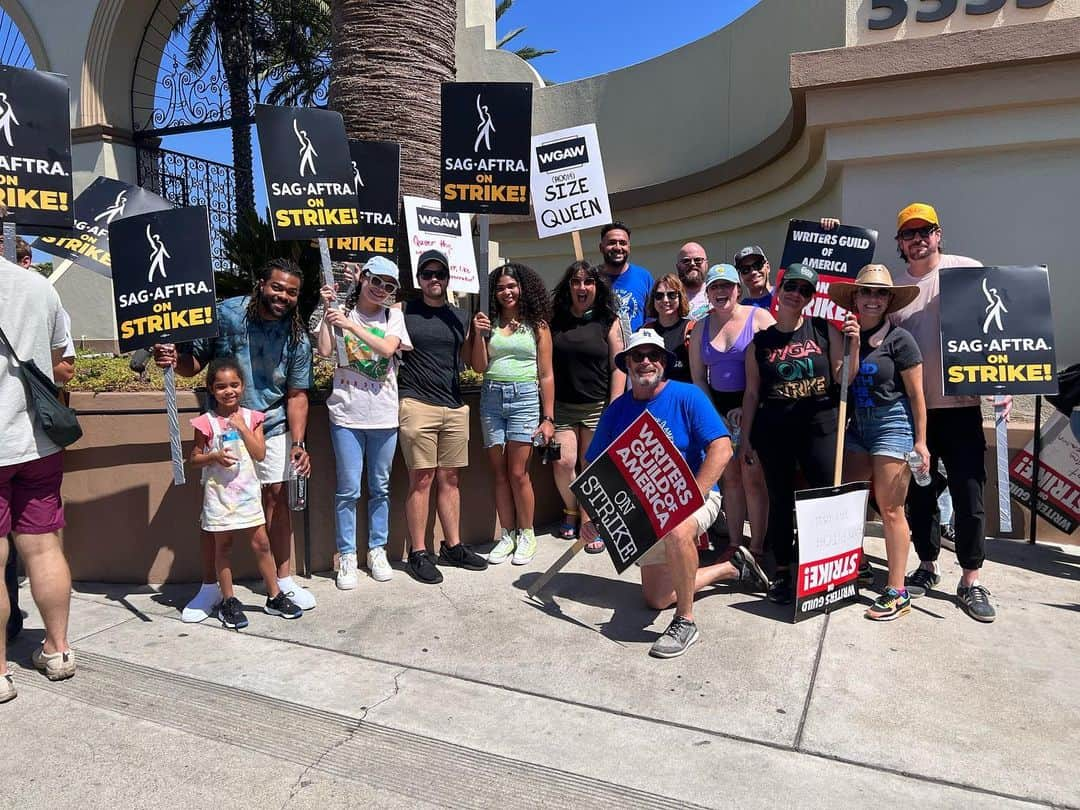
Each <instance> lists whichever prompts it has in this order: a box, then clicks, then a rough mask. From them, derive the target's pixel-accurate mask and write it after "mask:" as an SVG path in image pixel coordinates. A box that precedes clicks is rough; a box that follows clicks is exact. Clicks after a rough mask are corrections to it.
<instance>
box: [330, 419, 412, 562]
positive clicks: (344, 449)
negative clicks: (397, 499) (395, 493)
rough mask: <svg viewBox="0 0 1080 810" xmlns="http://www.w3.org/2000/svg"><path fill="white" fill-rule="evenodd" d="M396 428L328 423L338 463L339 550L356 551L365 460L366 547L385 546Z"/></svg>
mask: <svg viewBox="0 0 1080 810" xmlns="http://www.w3.org/2000/svg"><path fill="white" fill-rule="evenodd" d="M397 434H398V432H397V428H381V429H377V430H361V429H359V428H347V427H339V426H338V425H333V424H332V425H330V439H331V441H332V442H333V444H334V463H335V466H336V467H337V491H336V492H335V493H334V524H335V529H336V539H337V548H338V553H340V554H355V553H356V501H357V500H358V499H359V498H360V477H361V476H362V475H363V473H364V461H365V460H366V461H367V468H368V474H367V479H368V505H367V506H368V548H378V547H379V546H385V545H386V541H387V538H388V536H389V533H390V468H391V467H392V466H393V464H394V450H396V449H397Z"/></svg>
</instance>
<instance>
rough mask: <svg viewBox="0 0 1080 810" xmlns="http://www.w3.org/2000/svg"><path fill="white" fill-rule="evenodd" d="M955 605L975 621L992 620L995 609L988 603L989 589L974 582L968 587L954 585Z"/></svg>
mask: <svg viewBox="0 0 1080 810" xmlns="http://www.w3.org/2000/svg"><path fill="white" fill-rule="evenodd" d="M956 606H957V607H958V608H962V609H963V611H964V612H965V613H966V614H967V615H968V616H970V617H971V618H973V619H974V620H975V621H977V622H986V623H989V622H992V621H993V620H994V619H996V618H997V611H996V610H994V606H993V605H991V604H990V591H989V590H987V589H986V588H984V587H983V586H982V585H980V584H979V583H978V582H976V583H975V584H974V585H972V586H971V587H970V588H965V587H964V586H962V585H958V586H957V587H956Z"/></svg>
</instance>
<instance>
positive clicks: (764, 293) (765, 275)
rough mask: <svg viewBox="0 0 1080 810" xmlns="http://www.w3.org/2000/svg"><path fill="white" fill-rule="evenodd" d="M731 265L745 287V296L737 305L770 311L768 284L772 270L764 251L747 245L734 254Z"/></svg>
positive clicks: (756, 246) (770, 292)
mask: <svg viewBox="0 0 1080 810" xmlns="http://www.w3.org/2000/svg"><path fill="white" fill-rule="evenodd" d="M731 263H732V264H733V265H735V269H736V270H738V271H739V277H740V278H741V279H742V283H743V284H744V285H745V286H746V296H745V297H744V298H743V299H742V301H740V302H739V303H740V304H749V305H750V306H753V307H761V308H762V309H772V299H773V288H772V284H771V283H769V274H770V272H771V271H772V268H771V267H769V260H768V258H767V257H766V256H765V251H764V250H762V249H761V247H760V246H759V245H747V246H746V247H744V248H743V249H742V250H740V251H738V252H737V253H736V254H735V258H734V259H732V262H731Z"/></svg>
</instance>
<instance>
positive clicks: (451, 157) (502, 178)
mask: <svg viewBox="0 0 1080 810" xmlns="http://www.w3.org/2000/svg"><path fill="white" fill-rule="evenodd" d="M531 135H532V85H531V84H529V83H528V82H444V83H443V86H442V155H441V166H442V181H441V188H442V193H441V196H442V210H443V211H448V212H450V211H459V212H469V213H475V214H527V213H529V139H530V137H531Z"/></svg>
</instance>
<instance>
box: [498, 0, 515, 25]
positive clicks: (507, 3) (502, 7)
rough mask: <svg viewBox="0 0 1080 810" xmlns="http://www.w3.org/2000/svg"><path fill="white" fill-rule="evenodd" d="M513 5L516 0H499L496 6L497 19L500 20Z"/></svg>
mask: <svg viewBox="0 0 1080 810" xmlns="http://www.w3.org/2000/svg"><path fill="white" fill-rule="evenodd" d="M512 5H514V0H499V5H497V6H495V21H496V22H498V21H499V19H501V18H502V15H503V14H505V13H506V12H508V11H509V10H510V7H511V6H512Z"/></svg>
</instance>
